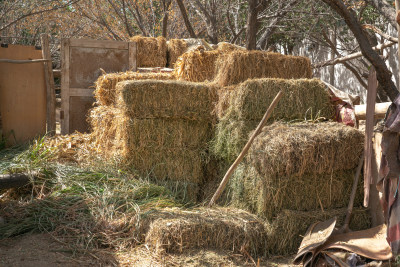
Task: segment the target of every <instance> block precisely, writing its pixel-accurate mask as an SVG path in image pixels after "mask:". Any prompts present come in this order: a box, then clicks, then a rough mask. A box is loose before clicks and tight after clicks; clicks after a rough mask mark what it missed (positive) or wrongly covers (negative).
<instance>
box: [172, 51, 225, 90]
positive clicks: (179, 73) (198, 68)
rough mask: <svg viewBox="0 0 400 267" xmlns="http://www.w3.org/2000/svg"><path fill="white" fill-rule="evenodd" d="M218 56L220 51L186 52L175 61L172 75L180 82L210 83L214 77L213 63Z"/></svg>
mask: <svg viewBox="0 0 400 267" xmlns="http://www.w3.org/2000/svg"><path fill="white" fill-rule="evenodd" d="M220 54H221V51H218V50H215V51H203V50H195V51H189V52H186V53H184V54H183V55H182V56H180V57H179V58H178V60H177V61H176V63H175V68H174V74H173V75H174V76H175V78H176V79H177V80H182V81H191V82H205V81H212V80H213V79H214V77H215V70H216V69H215V63H216V61H217V59H218V57H219V55H220Z"/></svg>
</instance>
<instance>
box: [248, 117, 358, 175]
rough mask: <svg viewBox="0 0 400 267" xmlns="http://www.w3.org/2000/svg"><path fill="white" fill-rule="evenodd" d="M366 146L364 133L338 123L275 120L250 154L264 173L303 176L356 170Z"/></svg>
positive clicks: (252, 162) (264, 131)
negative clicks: (289, 122) (278, 121)
mask: <svg viewBox="0 0 400 267" xmlns="http://www.w3.org/2000/svg"><path fill="white" fill-rule="evenodd" d="M363 149H364V134H363V133H362V132H361V131H359V130H357V129H355V128H352V127H349V126H346V125H344V124H341V123H336V122H323V123H304V122H303V123H294V124H286V123H274V124H272V125H270V126H267V127H264V129H263V130H262V132H261V133H260V135H258V136H257V137H256V139H255V140H254V143H253V145H252V147H251V148H250V150H249V153H248V161H249V162H250V165H251V166H253V167H254V168H255V169H256V170H257V172H258V173H260V174H263V175H268V176H272V175H293V174H294V175H299V176H300V175H303V174H306V173H313V174H314V173H315V174H322V173H332V172H334V171H338V170H350V169H354V168H356V167H357V165H358V161H359V158H360V155H361V154H362V151H363Z"/></svg>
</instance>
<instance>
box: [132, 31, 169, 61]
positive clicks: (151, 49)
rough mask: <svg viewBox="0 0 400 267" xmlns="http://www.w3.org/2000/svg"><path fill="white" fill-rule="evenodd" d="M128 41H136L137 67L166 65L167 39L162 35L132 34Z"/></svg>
mask: <svg viewBox="0 0 400 267" xmlns="http://www.w3.org/2000/svg"><path fill="white" fill-rule="evenodd" d="M129 41H131V42H136V43H137V66H138V67H144V68H147V67H162V68H165V67H166V65H167V40H166V39H165V38H164V37H161V36H159V37H143V36H134V37H132V38H130V39H129Z"/></svg>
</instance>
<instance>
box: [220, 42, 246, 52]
mask: <svg viewBox="0 0 400 267" xmlns="http://www.w3.org/2000/svg"><path fill="white" fill-rule="evenodd" d="M217 49H218V50H220V51H223V52H231V51H235V50H242V51H244V50H246V48H244V47H241V46H238V45H235V44H231V43H227V42H220V43H218V47H217Z"/></svg>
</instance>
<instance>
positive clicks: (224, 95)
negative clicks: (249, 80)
mask: <svg viewBox="0 0 400 267" xmlns="http://www.w3.org/2000/svg"><path fill="white" fill-rule="evenodd" d="M235 89H236V87H235V86H227V87H224V88H221V89H219V90H218V91H217V94H218V102H217V104H216V105H215V115H216V116H217V118H218V119H219V120H220V119H222V118H223V117H224V116H225V115H226V113H227V111H228V109H229V106H230V103H231V96H232V94H233V92H234V90H235Z"/></svg>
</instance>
